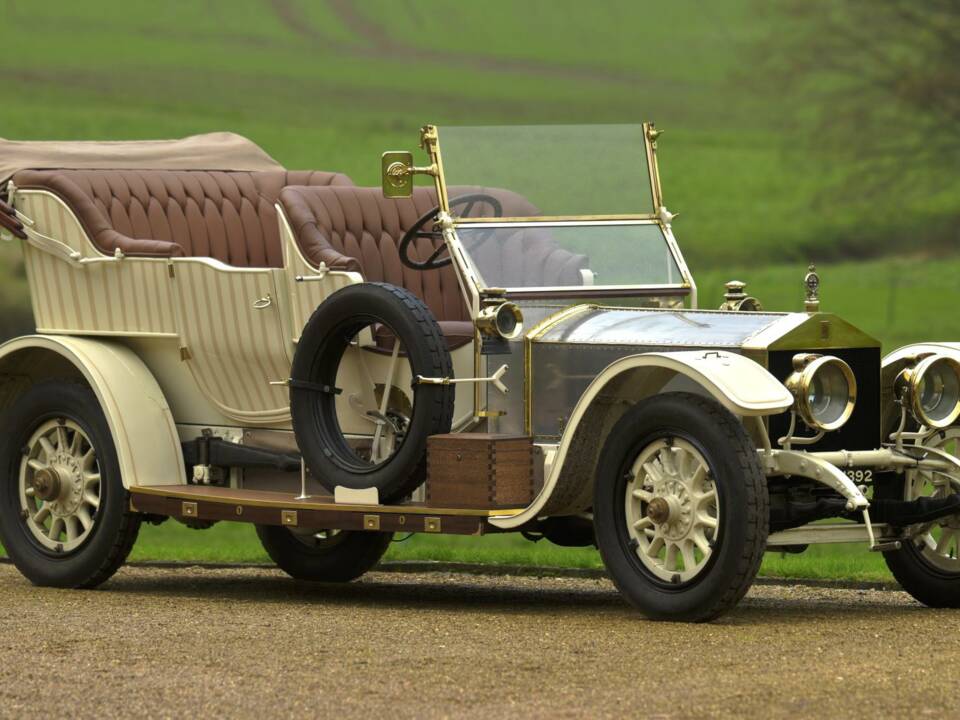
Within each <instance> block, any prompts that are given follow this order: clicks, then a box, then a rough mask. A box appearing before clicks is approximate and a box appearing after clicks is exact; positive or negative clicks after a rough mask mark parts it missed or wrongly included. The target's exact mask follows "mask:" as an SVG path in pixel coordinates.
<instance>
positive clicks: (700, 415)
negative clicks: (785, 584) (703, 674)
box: [593, 393, 769, 622]
mask: <svg viewBox="0 0 960 720" xmlns="http://www.w3.org/2000/svg"><path fill="white" fill-rule="evenodd" d="M768 506H769V498H768V494H767V485H766V478H765V477H764V474H763V471H762V469H761V467H760V463H759V461H758V458H757V450H756V447H755V445H754V443H753V442H752V441H751V440H750V437H749V436H748V435H747V433H746V431H745V430H744V428H743V425H742V424H741V423H740V421H739V420H738V419H737V418H736V417H735V416H734V415H733V414H731V413H730V412H729V411H728V410H726V409H725V408H724V407H723V406H721V405H720V404H719V403H717V402H716V401H714V400H712V399H707V398H703V397H701V396H699V395H692V394H689V393H666V394H663V395H658V396H655V397H653V398H649V399H647V400H644V401H642V402H640V403H638V404H637V405H635V406H634V407H633V408H631V409H630V410H628V411H627V412H626V413H625V414H624V416H623V417H622V418H621V419H620V420H619V421H618V422H617V424H616V425H615V426H614V428H613V431H612V432H611V433H610V436H609V437H608V439H607V442H606V444H605V445H604V448H603V451H602V453H601V457H600V464H599V468H598V474H597V478H596V487H595V493H594V508H593V512H594V525H595V528H596V535H597V546H598V547H599V549H600V554H601V556H602V558H603V561H604V564H605V565H606V567H607V570H608V571H609V572H610V575H611V577H612V579H613V581H614V583H615V584H616V586H617V588H618V589H619V590H620V592H621V593H622V594H623V595H624V597H626V599H627V600H628V601H629V602H630V603H631V604H633V605H634V606H635V607H637V608H638V609H639V610H640V611H641V612H642V613H643V614H644V615H646V616H647V617H649V618H651V619H654V620H676V621H687V622H704V621H707V620H712V619H714V618H716V617H718V616H719V615H721V614H723V613H724V612H726V611H728V610H730V609H731V608H732V607H733V606H734V605H736V604H737V602H739V600H740V599H741V598H742V597H743V596H744V595H745V594H746V592H747V590H748V589H749V588H750V585H751V584H752V583H753V580H754V578H755V577H756V574H757V571H758V570H759V567H760V561H761V559H762V558H763V552H764V548H765V546H766V541H767V533H768V527H769V510H768Z"/></svg>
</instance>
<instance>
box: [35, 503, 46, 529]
mask: <svg viewBox="0 0 960 720" xmlns="http://www.w3.org/2000/svg"><path fill="white" fill-rule="evenodd" d="M48 517H50V508H48V507H47V505H46V503H44V504H43V505H42V506H41V507H40V509H39V510H37V514H36V515H34V516H33V517H32V518H31V520H33V522H34V523H35V524H36V525H37V526H39V527H43V523H44V522H45V521H46V519H47V518H48Z"/></svg>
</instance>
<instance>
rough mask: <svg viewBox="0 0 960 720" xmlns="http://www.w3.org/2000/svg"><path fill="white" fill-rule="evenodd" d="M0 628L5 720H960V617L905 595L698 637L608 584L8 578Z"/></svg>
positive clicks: (809, 592) (791, 600)
mask: <svg viewBox="0 0 960 720" xmlns="http://www.w3.org/2000/svg"><path fill="white" fill-rule="evenodd" d="M0 607H2V608H3V611H2V617H3V621H2V633H0V716H3V717H25V716H28V715H29V716H31V717H43V718H49V717H70V718H84V717H97V718H110V717H121V716H124V717H129V716H131V715H140V716H145V717H170V716H188V715H189V716H201V717H203V716H212V715H214V714H216V715H227V716H233V717H259V718H267V717H288V716H309V717H321V716H329V717H335V718H349V717H363V718H371V717H373V718H380V717H390V718H435V717H465V716H468V717H469V716H483V717H506V716H513V717H516V716H524V717H550V718H557V717H585V716H590V717H623V716H628V715H630V716H645V717H647V718H685V717H705V716H706V717H744V716H748V717H764V718H769V717H823V716H830V717H831V718H843V717H866V716H871V717H898V716H899V717H904V716H911V717H917V716H923V715H931V716H942V717H949V716H953V715H954V713H955V712H956V707H957V705H958V702H960V689H958V686H957V685H956V678H955V675H956V673H955V672H954V669H955V668H957V667H960V644H958V643H957V642H956V640H955V637H954V635H955V631H956V628H957V621H958V619H960V615H958V614H957V613H956V612H949V611H933V610H927V609H924V608H922V607H920V606H919V605H917V604H916V603H914V602H913V601H912V600H911V599H910V598H909V597H908V596H906V595H904V594H903V593H899V592H891V591H880V590H836V589H824V588H811V587H802V586H762V587H759V586H758V587H756V588H754V590H753V591H752V592H751V593H750V595H749V596H748V597H747V598H746V600H744V601H743V603H742V604H741V605H740V607H739V608H738V609H737V610H736V611H735V612H734V613H732V614H730V615H728V616H727V617H726V618H724V619H722V620H721V621H719V622H716V623H713V624H710V625H696V626H694V625H679V624H664V623H651V622H647V621H644V620H643V619H641V618H639V617H638V616H637V615H636V614H635V613H634V612H633V611H631V610H630V609H629V608H628V607H626V606H625V605H624V603H623V602H622V601H621V600H620V598H619V596H618V595H617V594H616V592H615V591H614V589H613V587H612V586H611V585H610V584H609V582H608V581H606V580H603V579H572V578H566V579H557V578H546V579H538V578H530V577H509V576H507V577H479V576H469V575H460V574H456V575H454V574H445V573H426V574H396V573H371V574H370V575H368V576H367V577H366V578H364V579H363V580H362V581H360V582H357V583H353V584H351V585H347V586H320V585H307V584H298V583H295V582H293V581H291V580H288V579H287V578H286V577H285V576H283V575H281V574H280V573H278V572H275V571H273V570H263V569H219V570H210V569H198V568H191V569H186V570H184V569H181V570H170V569H157V568H126V569H124V570H122V571H121V572H120V573H119V574H118V575H117V576H116V578H114V579H113V580H112V581H111V582H109V583H108V584H107V585H105V586H104V587H103V588H102V589H101V590H98V591H61V590H49V589H39V588H34V587H32V586H31V585H29V584H28V583H27V582H26V581H25V580H23V579H22V578H21V577H20V575H19V574H17V572H16V570H15V569H14V568H13V567H11V566H9V565H0ZM946 633H949V635H948V637H947V639H946V640H945V637H944V636H945V634H946Z"/></svg>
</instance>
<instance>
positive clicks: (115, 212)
mask: <svg viewBox="0 0 960 720" xmlns="http://www.w3.org/2000/svg"><path fill="white" fill-rule="evenodd" d="M14 182H15V183H16V185H17V187H18V188H42V189H45V190H50V191H51V192H54V193H55V194H57V195H59V196H60V197H61V198H62V199H63V200H64V201H66V203H67V204H68V205H69V206H70V207H71V208H72V209H73V211H74V212H75V213H76V215H77V217H78V219H79V220H80V222H81V223H82V224H83V226H84V228H85V230H86V231H87V234H88V235H89V236H90V238H91V240H92V241H93V243H94V245H96V247H97V248H98V249H99V250H100V251H101V252H105V253H108V254H112V253H113V252H114V251H115V250H116V249H118V248H119V249H120V250H121V251H122V252H124V253H125V254H127V255H135V256H159V257H182V256H188V257H190V256H200V257H211V258H216V259H217V260H220V261H222V262H224V263H227V264H228V265H236V266H239V267H281V266H282V265H283V252H282V248H281V244H280V234H279V229H278V224H277V213H276V209H275V207H274V205H275V203H276V201H277V197H278V196H279V194H280V191H281V190H282V189H283V188H284V186H286V185H291V184H293V185H324V186H325V185H351V184H352V183H351V181H350V179H349V178H348V177H346V176H345V175H341V174H338V173H330V172H313V171H297V172H294V171H277V172H266V171H265V172H240V171H234V172H212V171H201V170H194V171H175V170H23V171H21V172H18V173H17V174H16V175H15V176H14Z"/></svg>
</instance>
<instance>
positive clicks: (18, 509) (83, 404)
mask: <svg viewBox="0 0 960 720" xmlns="http://www.w3.org/2000/svg"><path fill="white" fill-rule="evenodd" d="M0 472H2V473H3V476H2V477H0V539H2V540H3V545H4V548H6V551H7V554H8V555H9V556H10V559H11V560H13V562H14V564H15V565H16V566H17V569H19V570H20V572H21V573H23V574H24V575H25V576H26V577H27V578H28V579H29V580H30V581H31V582H33V583H35V584H37V585H50V586H54V587H94V586H96V585H99V584H100V583H102V582H104V581H105V580H107V578H109V577H110V576H111V575H113V573H114V572H116V571H117V569H118V568H119V567H120V566H121V565H122V564H123V562H124V560H126V558H127V555H128V554H129V553H130V550H131V548H132V547H133V543H134V542H135V541H136V538H137V533H138V531H139V528H140V518H139V516H138V515H137V514H135V513H133V512H131V511H130V507H129V505H130V503H129V496H128V493H127V491H126V490H125V489H124V487H123V483H122V482H121V478H120V467H119V463H118V461H117V453H116V449H115V447H114V444H113V438H112V436H111V434H110V429H109V427H108V425H107V420H106V418H105V417H104V415H103V411H102V410H101V409H100V404H99V402H98V400H97V397H96V395H94V393H93V392H92V391H91V390H90V389H89V388H87V387H85V386H83V385H79V384H77V383H71V382H63V381H51V382H45V383H41V384H38V385H35V386H33V387H32V388H30V389H29V390H28V391H27V392H25V393H24V394H23V395H22V396H21V397H20V398H19V399H18V400H17V402H16V403H15V404H14V405H13V407H11V408H10V409H9V410H8V411H7V412H6V413H5V414H4V416H3V419H2V422H0Z"/></svg>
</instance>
